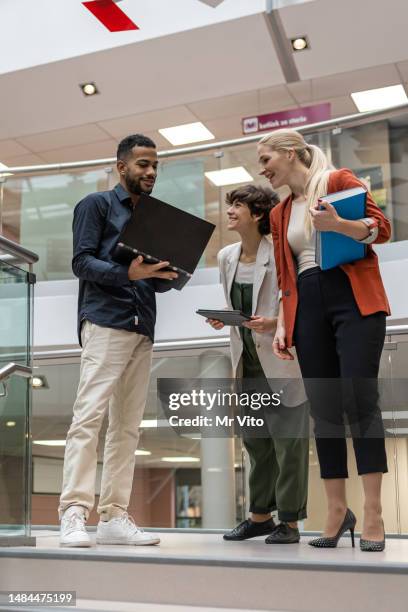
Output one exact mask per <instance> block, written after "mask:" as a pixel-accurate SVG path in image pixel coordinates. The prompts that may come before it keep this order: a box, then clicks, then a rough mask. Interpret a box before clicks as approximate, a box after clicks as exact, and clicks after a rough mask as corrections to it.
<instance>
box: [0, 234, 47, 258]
mask: <svg viewBox="0 0 408 612" xmlns="http://www.w3.org/2000/svg"><path fill="white" fill-rule="evenodd" d="M0 251H4V252H5V253H7V254H8V255H12V256H13V257H17V258H18V259H19V261H24V262H25V263H28V264H34V263H36V262H37V261H38V259H39V257H38V255H37V253H33V251H29V250H28V249H25V248H24V247H22V246H21V245H20V244H17V242H13V241H12V240H9V239H8V238H5V237H4V236H1V235H0Z"/></svg>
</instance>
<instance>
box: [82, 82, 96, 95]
mask: <svg viewBox="0 0 408 612" xmlns="http://www.w3.org/2000/svg"><path fill="white" fill-rule="evenodd" d="M79 86H80V88H81V90H82V93H83V94H84V96H94V95H96V94H98V93H99V89H98V88H97V86H96V85H95V83H80V85H79Z"/></svg>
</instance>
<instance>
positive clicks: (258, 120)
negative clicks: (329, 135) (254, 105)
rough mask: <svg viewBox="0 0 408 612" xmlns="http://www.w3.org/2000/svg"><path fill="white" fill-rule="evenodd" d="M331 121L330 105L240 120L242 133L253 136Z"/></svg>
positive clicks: (319, 105) (317, 105)
mask: <svg viewBox="0 0 408 612" xmlns="http://www.w3.org/2000/svg"><path fill="white" fill-rule="evenodd" d="M328 119H331V106H330V103H329V102H327V103H324V104H315V105H314V106H304V107H303V108H294V109H291V110H287V111H281V112H280V113H269V114H267V115H258V116H255V117H245V118H244V119H243V120H242V132H243V133H244V134H253V133H255V132H269V131H272V130H277V129H279V128H294V129H296V128H297V127H300V126H301V125H307V124H310V123H318V122H319V121H326V120H328Z"/></svg>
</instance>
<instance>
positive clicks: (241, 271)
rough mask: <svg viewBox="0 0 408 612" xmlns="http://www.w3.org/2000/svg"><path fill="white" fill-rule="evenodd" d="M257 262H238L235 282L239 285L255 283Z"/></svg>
mask: <svg viewBox="0 0 408 612" xmlns="http://www.w3.org/2000/svg"><path fill="white" fill-rule="evenodd" d="M254 274H255V261H253V262H252V263H242V262H240V261H239V262H238V266H237V271H236V274H235V281H236V282H237V283H246V284H248V285H251V284H252V283H253V282H254Z"/></svg>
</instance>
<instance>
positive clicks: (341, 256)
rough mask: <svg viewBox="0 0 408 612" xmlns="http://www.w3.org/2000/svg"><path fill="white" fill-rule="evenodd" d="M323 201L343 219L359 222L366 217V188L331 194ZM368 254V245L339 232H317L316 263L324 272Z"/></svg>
mask: <svg viewBox="0 0 408 612" xmlns="http://www.w3.org/2000/svg"><path fill="white" fill-rule="evenodd" d="M322 200H326V201H327V202H330V204H332V206H334V208H335V209H336V210H337V213H338V215H339V216H340V217H342V218H343V219H348V220H350V221H357V220H358V219H364V217H365V216H366V200H367V191H366V190H365V189H364V187H354V188H353V189H346V190H345V191H337V192H336V193H330V194H328V195H326V196H324V197H323V198H322ZM366 254H367V247H366V245H365V244H362V243H361V242H358V241H357V240H354V239H353V238H350V237H349V236H345V235H344V234H339V233H337V232H316V263H317V264H318V265H319V266H320V268H321V269H322V270H330V269H331V268H335V267H336V266H341V265H342V264H346V263H351V262H352V261H357V260H358V259H363V258H364V257H365V256H366Z"/></svg>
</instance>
